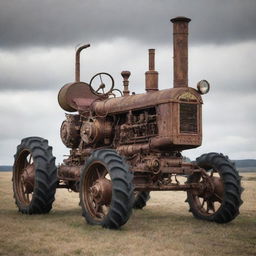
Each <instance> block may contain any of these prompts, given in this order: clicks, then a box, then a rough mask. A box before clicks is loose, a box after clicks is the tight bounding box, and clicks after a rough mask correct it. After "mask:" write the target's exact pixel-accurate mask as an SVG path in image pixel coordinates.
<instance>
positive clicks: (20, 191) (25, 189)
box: [14, 149, 35, 206]
mask: <svg viewBox="0 0 256 256" xmlns="http://www.w3.org/2000/svg"><path fill="white" fill-rule="evenodd" d="M34 182H35V164H34V160H33V156H32V153H31V152H30V151H29V150H28V149H24V150H22V151H21V152H20V153H19V156H18V158H17V161H16V164H15V175H14V189H15V191H16V194H17V199H18V200H19V201H20V203H22V204H23V205H25V206H29V205H30V203H31V201H32V199H33V193H34Z"/></svg>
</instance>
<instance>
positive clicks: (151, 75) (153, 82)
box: [145, 49, 158, 92]
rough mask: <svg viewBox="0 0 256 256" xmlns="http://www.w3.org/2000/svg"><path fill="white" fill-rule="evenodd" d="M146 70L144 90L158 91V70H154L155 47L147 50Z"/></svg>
mask: <svg viewBox="0 0 256 256" xmlns="http://www.w3.org/2000/svg"><path fill="white" fill-rule="evenodd" d="M148 69H149V70H148V71H147V72H146V73H145V76H146V91H147V92H154V91H158V72H157V71H155V49H149V50H148Z"/></svg>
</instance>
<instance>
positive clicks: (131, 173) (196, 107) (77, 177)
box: [14, 17, 242, 228]
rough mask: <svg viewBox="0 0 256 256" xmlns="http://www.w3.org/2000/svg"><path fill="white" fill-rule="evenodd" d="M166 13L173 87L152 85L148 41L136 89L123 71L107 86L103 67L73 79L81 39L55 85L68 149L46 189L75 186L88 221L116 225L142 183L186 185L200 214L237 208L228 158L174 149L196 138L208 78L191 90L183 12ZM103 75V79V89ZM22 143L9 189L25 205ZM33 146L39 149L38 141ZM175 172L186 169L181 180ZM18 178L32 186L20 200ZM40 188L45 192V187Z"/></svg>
mask: <svg viewBox="0 0 256 256" xmlns="http://www.w3.org/2000/svg"><path fill="white" fill-rule="evenodd" d="M171 21H172V23H173V31H174V33H173V45H174V65H173V66H174V85H173V88H169V89H165V90H159V88H158V72H157V71H156V70H155V50H154V49H149V68H148V69H149V70H148V71H147V72H146V73H145V89H146V93H144V94H137V95H136V94H134V93H133V94H130V92H129V80H128V79H129V76H130V72H129V71H123V72H122V73H121V75H122V77H123V86H124V89H123V92H121V91H120V90H117V89H114V80H113V78H112V76H111V75H109V74H107V73H104V72H102V73H98V74H96V75H95V76H94V77H93V78H92V79H91V81H90V83H85V82H81V81H80V52H81V51H82V50H83V49H85V48H87V47H89V45H85V46H82V47H80V48H79V49H78V50H77V52H76V79H75V82H73V83H69V84H66V85H65V86H64V87H62V88H61V90H60V92H59V95H58V101H59V104H60V106H61V107H62V108H63V109H64V110H65V111H67V112H69V113H66V119H65V120H64V121H63V123H62V125H61V129H60V136H61V139H62V142H63V143H64V145H65V146H66V147H68V148H70V155H69V156H68V157H67V158H66V159H65V160H64V161H63V163H62V164H60V165H59V166H58V167H57V169H56V171H55V176H54V179H53V180H54V182H53V183H54V184H55V185H56V187H55V188H54V189H56V188H67V189H70V190H73V191H75V192H79V193H80V204H81V206H82V209H83V215H84V216H85V218H86V220H87V222H88V223H90V224H100V225H102V226H103V227H107V228H119V227H120V226H122V225H123V224H125V223H126V222H127V220H128V219H129V216H130V214H131V210H132V208H143V207H144V206H145V205H146V201H147V200H148V199H149V193H150V191H162V190H164V191H167V190H173V191H178V190H183V191H186V192H187V194H188V199H187V201H188V203H189V208H190V211H192V213H193V215H194V216H195V217H197V218H200V219H206V220H209V221H215V222H220V223H224V222H228V221H231V220H232V219H234V218H235V217H236V216H237V215H238V213H239V207H240V205H241V202H242V201H241V186H240V177H239V175H238V173H237V171H236V170H235V169H234V166H233V165H232V163H231V162H230V161H229V160H228V158H227V157H225V156H223V155H222V154H218V153H209V154H205V155H203V156H201V157H200V158H198V159H197V161H196V162H187V161H184V158H183V156H182V151H183V150H187V149H193V148H196V147H199V146H200V145H201V143H202V104H203V100H202V96H201V95H202V94H204V93H206V92H208V90H209V84H208V82H207V81H205V80H202V81H201V82H199V83H198V89H197V90H196V89H193V88H191V87H188V23H189V21H190V19H188V18H185V17H177V18H175V19H172V20H171ZM97 79H98V81H99V84H98V86H97V89H95V88H94V87H93V83H94V82H95V81H96V80H97ZM104 79H108V82H109V83H110V86H109V89H108V90H107V89H106V87H107V85H106V83H105V81H104ZM106 90H107V91H106ZM117 94H120V96H119V97H117ZM72 112H75V113H72ZM31 140H32V141H34V140H36V141H37V139H34V140H33V139H30V141H31ZM24 143H25V144H26V145H25V146H26V147H27V153H24V152H23V151H21V152H23V153H22V154H23V155H24V154H25V155H24V156H22V154H21V153H20V152H19V151H18V153H17V154H18V156H17V159H16V160H15V164H14V177H15V178H14V193H16V199H17V198H18V199H17V201H19V197H20V198H21V199H22V198H23V199H22V200H23V201H24V203H26V205H27V206H26V207H28V208H29V207H30V208H31V207H32V206H31V205H32V204H33V194H34V193H35V192H34V191H33V188H34V186H33V182H36V180H37V175H36V173H37V172H40V171H37V166H36V163H37V162H35V160H36V157H35V153H34V149H33V147H32V146H31V145H33V142H28V141H27V140H26V141H25V142H24ZM36 143H39V142H36ZM40 143H41V144H42V142H40ZM41 144H40V145H41ZM26 147H25V148H26ZM41 147H42V148H45V150H46V151H47V149H46V146H44V145H43V144H42V145H41ZM48 151H49V150H48ZM19 154H21V155H20V158H19ZM44 154H46V155H47V152H45V153H44ZM27 155H32V157H31V158H32V159H33V162H29V161H28V160H26V161H25V160H22V159H24V158H25V157H26V159H27ZM49 158H51V156H50V155H49ZM20 159H21V160H20ZM49 161H52V160H49ZM26 162H28V164H27V163H26ZM19 166H20V167H19ZM24 166H25V167H24ZM33 168H34V169H33ZM19 169H22V170H24V169H25V170H27V171H26V172H24V171H22V170H20V171H17V170H19ZM31 173H32V174H31ZM51 175H52V172H51ZM179 177H187V180H186V182H182V180H184V178H183V179H182V178H181V179H180V178H179ZM22 180H25V182H23V183H22ZM20 186H24V189H23V191H25V192H24V193H23V194H26V193H30V194H32V196H31V198H29V199H28V200H27V201H26V198H25V196H22V190H21V189H19V187H20ZM48 192H49V193H53V192H52V190H51V189H50V188H49V191H48ZM46 193H47V191H46ZM34 197H35V196H34ZM22 200H20V201H22ZM230 201H232V202H231V203H230ZM19 205H20V204H19ZM19 205H18V206H19ZM19 208H20V206H19ZM30 208H29V209H30ZM29 209H28V210H27V211H28V212H29V211H31V212H32V213H33V209H32V210H31V209H30V210H29ZM24 212H25V213H26V211H24ZM35 212H36V211H35Z"/></svg>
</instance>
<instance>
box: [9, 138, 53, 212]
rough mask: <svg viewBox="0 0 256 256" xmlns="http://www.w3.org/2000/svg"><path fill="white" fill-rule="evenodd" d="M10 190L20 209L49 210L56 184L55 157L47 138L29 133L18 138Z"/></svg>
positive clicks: (23, 210) (22, 210) (31, 210)
mask: <svg viewBox="0 0 256 256" xmlns="http://www.w3.org/2000/svg"><path fill="white" fill-rule="evenodd" d="M14 158H15V159H14V165H13V178H12V182H13V192H14V198H15V202H16V205H17V206H18V208H19V211H21V212H22V213H25V214H39V213H48V212H49V211H50V210H51V208H52V203H53V201H54V196H55V191H56V186H57V170H56V166H55V157H53V155H52V148H51V147H50V146H49V145H48V141H47V140H45V139H43V138H40V137H29V138H25V139H23V140H22V141H21V144H20V145H19V146H18V147H17V152H16V154H15V156H14Z"/></svg>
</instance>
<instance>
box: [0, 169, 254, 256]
mask: <svg viewBox="0 0 256 256" xmlns="http://www.w3.org/2000/svg"><path fill="white" fill-rule="evenodd" d="M242 175H243V176H244V177H245V178H244V179H243V186H244V187H245V191H244V193H243V200H244V204H243V205H242V207H241V214H240V215H239V216H238V217H237V218H236V219H235V220H234V221H233V222H231V223H229V224H224V225H219V224H215V223H209V222H204V221H200V220H196V219H195V218H193V217H192V216H191V214H190V213H189V212H188V207H187V205H186V203H184V199H185V193H184V192H154V193H152V195H151V199H150V201H149V203H148V206H147V207H146V208H145V209H144V210H137V211H135V212H134V213H133V215H132V217H131V218H130V220H129V222H128V223H127V224H126V225H125V226H123V227H122V229H121V230H118V231H113V230H106V229H103V228H101V227H98V226H90V225H87V224H86V223H85V221H84V218H83V217H82V216H81V210H80V207H79V206H78V202H79V200H78V194H76V193H69V192H68V191H66V190H58V192H57V194H56V201H55V203H54V208H53V211H52V212H51V213H50V214H48V215H35V216H34V215H33V216H26V215H22V214H20V213H18V211H17V208H16V206H15V204H14V201H13V198H12V187H11V173H0V229H1V231H0V255H4V256H9V255H13V256H14V255H15V256H17V255H21V256H22V255H24V256H30V255H48V256H51V255H62V256H65V255H66V256H67V255H86V256H99V255H104V256H112V255H113V256H126V255H129V256H130V255H131V256H141V255H147V256H153V255H160V256H161V255H164V256H166V255H172V256H176V255H177V256H178V255H190V256H194V255H201V256H204V255H208V256H211V255H256V173H249V174H248V173H243V174H242Z"/></svg>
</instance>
